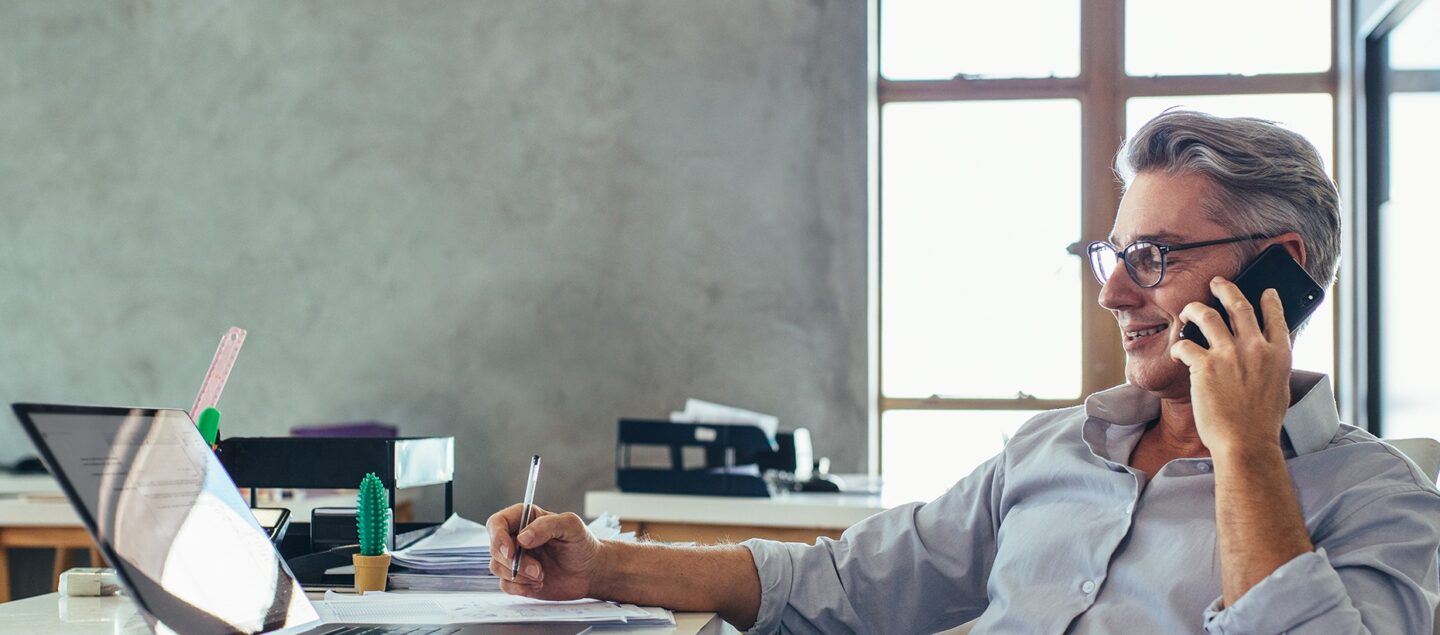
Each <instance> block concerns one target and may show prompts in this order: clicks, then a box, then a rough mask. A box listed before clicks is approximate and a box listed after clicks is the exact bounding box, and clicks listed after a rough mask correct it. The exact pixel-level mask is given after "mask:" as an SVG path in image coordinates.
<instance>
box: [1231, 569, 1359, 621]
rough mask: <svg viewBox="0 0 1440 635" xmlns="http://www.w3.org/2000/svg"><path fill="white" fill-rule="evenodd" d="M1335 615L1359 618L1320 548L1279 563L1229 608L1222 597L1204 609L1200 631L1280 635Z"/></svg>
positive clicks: (1338, 576) (1343, 586) (1337, 575)
mask: <svg viewBox="0 0 1440 635" xmlns="http://www.w3.org/2000/svg"><path fill="white" fill-rule="evenodd" d="M1337 611H1338V612H1345V613H1351V614H1353V615H1348V616H1341V615H1334V616H1333V617H1337V618H1340V617H1348V618H1353V621H1354V622H1356V623H1359V617H1360V614H1359V612H1358V611H1356V610H1355V607H1354V606H1352V605H1351V604H1350V596H1349V594H1347V593H1346V591H1345V585H1344V583H1342V582H1341V581H1340V574H1338V573H1336V572H1335V568H1334V567H1332V566H1330V561H1329V559H1328V558H1327V557H1326V555H1325V550H1324V549H1319V550H1316V551H1310V552H1306V553H1302V554H1300V555H1298V556H1295V557H1294V558H1292V559H1291V560H1290V561H1289V562H1286V563H1285V564H1283V565H1280V568H1278V569H1276V570H1275V571H1274V572H1273V573H1271V574H1270V575H1269V576H1267V577H1266V578H1265V579H1264V580H1261V581H1260V583H1259V584H1256V585H1255V586H1254V587H1251V589H1250V590H1249V591H1246V592H1245V595H1242V596H1240V599H1239V600H1238V601H1236V602H1235V603H1234V604H1232V605H1230V606H1228V607H1226V606H1224V598H1216V599H1215V601H1214V602H1213V603H1211V604H1210V607H1209V608H1207V609H1205V631H1206V632H1208V633H1216V634H1220V633H1283V632H1288V631H1291V630H1294V628H1295V627H1296V626H1297V625H1300V624H1304V623H1306V622H1310V621H1312V620H1315V619H1316V618H1319V617H1322V616H1326V615H1328V614H1332V613H1335V612H1337ZM1335 632H1339V631H1335Z"/></svg>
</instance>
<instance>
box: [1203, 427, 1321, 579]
mask: <svg viewBox="0 0 1440 635" xmlns="http://www.w3.org/2000/svg"><path fill="white" fill-rule="evenodd" d="M1212 456H1213V458H1214V462H1215V527H1216V531H1217V533H1218V537H1217V538H1218V543H1219V548H1220V575H1221V588H1222V590H1223V593H1224V597H1225V605H1226V606H1230V605H1231V604H1234V603H1235V602H1236V601H1237V600H1239V599H1240V596H1242V595H1244V594H1245V592H1246V591H1249V590H1250V588H1251V587H1254V586H1255V585H1256V584H1259V583H1260V581H1261V580H1264V579H1265V578H1266V577H1267V576H1269V575H1270V574H1271V573H1274V572H1275V570H1276V569H1278V568H1280V566H1281V565H1284V564H1285V563H1287V562H1289V561H1290V560H1292V559H1294V558H1295V556H1298V555H1300V554H1302V553H1305V552H1307V551H1312V550H1314V548H1315V546H1314V544H1312V543H1311V542H1310V532H1309V531H1308V530H1307V529H1306V528H1305V517H1304V516H1303V515H1302V514H1301V512H1300V502H1299V501H1298V500H1296V497H1295V489H1294V485H1292V484H1291V482H1290V472H1289V471H1288V470H1287V469H1286V468H1285V455H1284V454H1283V452H1282V451H1281V449H1280V446H1279V444H1278V443H1277V444H1275V445H1274V446H1269V445H1266V446H1263V447H1239V448H1235V449H1233V450H1225V451H1222V452H1220V453H1216V454H1213V455H1212Z"/></svg>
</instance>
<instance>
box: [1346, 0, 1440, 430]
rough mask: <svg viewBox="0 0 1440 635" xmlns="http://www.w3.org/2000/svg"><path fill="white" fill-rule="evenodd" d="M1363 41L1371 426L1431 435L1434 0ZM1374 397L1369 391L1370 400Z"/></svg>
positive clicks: (1437, 107)
mask: <svg viewBox="0 0 1440 635" xmlns="http://www.w3.org/2000/svg"><path fill="white" fill-rule="evenodd" d="M1393 11H1394V12H1393V13H1392V14H1391V16H1389V19H1387V20H1385V26H1382V27H1381V28H1380V29H1377V31H1378V32H1377V33H1376V34H1375V35H1374V36H1372V37H1371V39H1370V42H1369V43H1368V45H1367V50H1368V59H1369V63H1370V64H1372V65H1373V66H1372V68H1371V69H1368V73H1369V75H1370V78H1369V79H1370V81H1367V84H1368V86H1367V89H1366V90H1367V93H1366V100H1367V102H1368V106H1367V109H1366V110H1367V116H1368V117H1369V118H1370V126H1369V129H1370V131H1371V133H1370V134H1371V137H1370V138H1369V139H1368V140H1367V141H1368V143H1370V144H1371V146H1370V148H1369V157H1368V160H1367V163H1368V164H1369V167H1368V170H1369V177H1370V178H1369V181H1370V182H1369V184H1368V186H1367V198H1368V199H1369V201H1368V206H1367V208H1368V212H1367V213H1368V218H1367V222H1366V224H1365V225H1366V231H1367V232H1368V234H1369V238H1368V239H1367V240H1366V242H1368V243H1370V244H1371V245H1374V247H1372V248H1370V250H1369V253H1368V256H1367V257H1366V258H1365V260H1364V262H1365V264H1366V265H1368V268H1369V271H1368V275H1369V279H1370V281H1369V284H1370V285H1371V286H1372V287H1373V289H1372V292H1373V294H1372V295H1371V296H1370V298H1369V303H1368V306H1369V307H1370V309H1371V311H1372V313H1371V315H1370V320H1371V322H1370V324H1371V325H1372V328H1371V329H1369V330H1370V334H1369V337H1370V338H1371V339H1370V342H1369V345H1368V346H1369V348H1368V351H1369V352H1370V358H1369V359H1370V364H1369V368H1370V369H1371V372H1372V373H1373V375H1372V377H1370V381H1371V382H1372V384H1371V389H1370V393H1371V394H1372V397H1371V398H1370V402H1369V404H1368V406H1367V408H1366V410H1367V418H1368V419H1369V422H1368V423H1369V426H1370V428H1371V429H1372V431H1376V432H1379V433H1382V434H1384V435H1385V436H1387V437H1434V438H1440V425H1437V423H1436V420H1435V413H1436V412H1437V411H1440V395H1437V393H1436V391H1435V387H1434V381H1433V380H1432V379H1431V377H1433V372H1434V371H1433V366H1434V360H1435V359H1436V356H1437V355H1440V345H1437V344H1436V342H1435V339H1434V338H1433V337H1431V336H1430V335H1429V333H1430V332H1431V331H1432V330H1433V326H1432V325H1431V322H1433V320H1431V319H1430V315H1432V314H1433V312H1432V311H1431V307H1432V306H1434V302H1433V301H1432V300H1431V298H1430V294H1431V293H1432V292H1433V291H1432V290H1433V289H1435V288H1436V285H1435V282H1434V274H1433V270H1434V267H1433V265H1432V264H1431V261H1432V260H1433V259H1432V258H1431V257H1430V256H1429V254H1430V253H1431V252H1433V251H1434V249H1435V247H1434V245H1433V241H1434V237H1435V236H1436V235H1437V234H1440V219H1437V217H1436V211H1437V210H1440V182H1437V181H1436V179H1435V176H1434V174H1435V167H1434V165H1435V161H1434V152H1435V148H1436V147H1437V146H1440V128H1437V127H1436V125H1435V120H1436V113H1440V0H1423V1H1420V2H1414V1H1410V2H1401V3H1397V4H1396V5H1395V9H1394V10H1393ZM1377 396H1378V398H1376V397H1377Z"/></svg>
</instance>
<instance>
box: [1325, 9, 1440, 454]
mask: <svg viewBox="0 0 1440 635" xmlns="http://www.w3.org/2000/svg"><path fill="white" fill-rule="evenodd" d="M1422 2H1440V0H1393V1H1389V2H1385V3H1383V4H1381V3H1375V2H1362V3H1361V5H1360V13H1361V15H1357V16H1356V17H1357V20H1356V22H1358V25H1357V26H1356V27H1355V28H1354V29H1353V31H1352V30H1350V29H1347V30H1346V33H1350V34H1351V35H1350V37H1348V38H1346V39H1345V40H1344V41H1346V42H1347V44H1348V50H1347V52H1348V53H1351V54H1352V56H1353V58H1351V59H1350V60H1349V63H1348V64H1347V68H1346V75H1345V77H1346V80H1347V86H1346V87H1347V89H1348V90H1346V91H1345V94H1346V97H1347V98H1348V99H1349V100H1350V104H1351V107H1352V108H1353V109H1354V111H1355V114H1354V115H1353V118H1354V127H1353V130H1354V134H1353V137H1352V138H1353V141H1352V142H1351V143H1350V144H1349V146H1348V148H1349V154H1347V155H1346V156H1351V157H1353V158H1354V166H1355V169H1354V170H1353V171H1352V172H1351V173H1350V179H1351V181H1350V183H1351V184H1352V188H1351V189H1352V194H1351V195H1350V196H1349V197H1347V198H1346V201H1347V203H1349V207H1350V209H1353V210H1354V214H1355V220H1354V221H1353V223H1352V224H1353V226H1354V227H1355V229H1354V230H1353V232H1352V233H1353V236H1352V238H1351V241H1350V242H1349V243H1348V244H1347V246H1348V247H1349V248H1350V249H1351V252H1352V255H1351V257H1350V258H1349V260H1350V263H1351V264H1350V265H1349V268H1348V270H1350V271H1351V272H1352V275H1353V279H1354V281H1355V282H1354V284H1353V285H1352V286H1351V288H1350V289H1348V291H1349V294H1348V297H1349V298H1350V302H1349V305H1348V307H1347V309H1348V311H1347V315H1348V317H1349V319H1350V320H1352V322H1353V324H1354V325H1355V326H1354V328H1353V329H1352V330H1350V331H1349V332H1347V333H1346V337H1345V341H1346V346H1344V347H1342V350H1344V351H1346V352H1347V353H1348V359H1347V360H1346V361H1347V365H1346V366H1344V368H1347V369H1350V370H1352V371H1353V374H1354V379H1353V380H1352V381H1350V382H1349V383H1347V384H1342V386H1344V390H1343V391H1342V400H1341V401H1342V403H1347V402H1348V405H1349V406H1350V407H1349V408H1342V409H1341V414H1342V415H1345V416H1347V417H1348V418H1349V420H1350V421H1351V422H1352V423H1354V424H1355V425H1357V426H1360V427H1363V428H1365V429H1366V430H1368V431H1369V432H1370V433H1371V434H1374V435H1376V436H1381V435H1382V434H1383V433H1384V429H1385V420H1384V416H1385V407H1384V403H1383V400H1384V395H1385V393H1384V390H1383V389H1384V381H1385V377H1384V364H1383V360H1384V353H1385V347H1384V341H1383V333H1382V331H1383V328H1382V325H1383V320H1382V315H1381V314H1382V312H1383V310H1384V300H1385V299H1384V296H1383V295H1382V293H1381V288H1382V277H1383V275H1384V262H1383V261H1382V259H1381V256H1380V254H1381V252H1382V250H1383V249H1384V245H1383V244H1382V242H1383V241H1382V238H1383V236H1382V234H1381V228H1380V216H1381V208H1382V207H1383V206H1384V204H1385V203H1386V202H1388V200H1389V198H1390V179H1389V177H1390V158H1389V154H1390V151H1389V150H1390V148H1389V140H1390V120H1389V111H1390V107H1389V102H1390V95H1391V94H1393V93H1405V92H1440V71H1435V70H1399V71H1395V70H1392V69H1391V68H1390V58H1389V43H1390V35H1391V33H1392V32H1394V30H1395V29H1396V28H1397V27H1399V26H1400V25H1401V24H1402V23H1404V21H1405V19H1406V18H1407V17H1409V15H1410V13H1411V12H1413V11H1414V10H1415V9H1416V8H1417V7H1419V6H1420V4H1421V3H1422ZM1366 10H1369V14H1368V15H1365V14H1364V13H1365V11H1366ZM1342 59H1345V58H1342ZM1343 397H1349V399H1344V398H1343Z"/></svg>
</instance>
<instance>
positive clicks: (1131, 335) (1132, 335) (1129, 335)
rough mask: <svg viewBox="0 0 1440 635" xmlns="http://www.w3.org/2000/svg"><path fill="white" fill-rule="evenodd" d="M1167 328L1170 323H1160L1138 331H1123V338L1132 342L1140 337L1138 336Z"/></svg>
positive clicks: (1144, 335)
mask: <svg viewBox="0 0 1440 635" xmlns="http://www.w3.org/2000/svg"><path fill="white" fill-rule="evenodd" d="M1167 328H1170V325H1169V324H1161V325H1159V326H1152V327H1150V328H1148V329H1143V330H1139V331H1125V339H1126V340H1129V341H1132V342H1133V341H1135V340H1138V339H1140V338H1142V337H1146V336H1149V335H1154V334H1156V333H1159V332H1161V331H1164V330H1165V329H1167Z"/></svg>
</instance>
